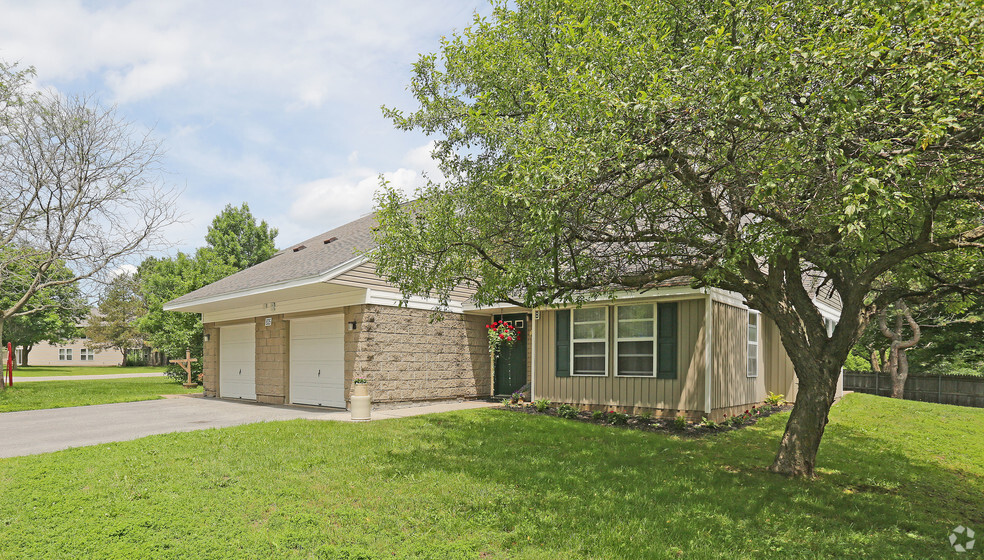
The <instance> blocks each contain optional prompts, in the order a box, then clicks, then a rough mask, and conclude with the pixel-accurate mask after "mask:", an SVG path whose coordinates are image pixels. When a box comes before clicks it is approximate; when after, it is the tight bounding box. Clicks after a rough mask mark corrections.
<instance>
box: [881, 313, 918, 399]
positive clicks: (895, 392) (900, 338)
mask: <svg viewBox="0 0 984 560" xmlns="http://www.w3.org/2000/svg"><path fill="white" fill-rule="evenodd" d="M906 324H908V326H909V330H910V331H911V333H912V335H911V336H910V337H909V338H908V340H906V337H905V336H904V334H903V330H904V328H905V325H906ZM878 329H879V330H880V331H881V333H882V334H883V335H885V337H886V338H888V339H889V340H890V341H891V342H890V343H889V347H888V360H883V362H884V363H883V369H882V371H886V372H888V374H889V375H890V376H891V377H892V398H895V399H901V398H902V395H903V393H904V392H905V380H906V378H907V377H909V357H908V356H907V354H906V352H907V351H908V350H909V349H910V348H912V347H914V346H915V345H916V344H919V337H920V336H921V335H922V331H921V330H920V328H919V323H918V322H916V320H915V319H913V318H912V312H911V311H910V310H909V306H908V305H906V303H905V302H903V301H900V302H898V303H896V304H895V325H894V327H893V328H889V327H888V309H887V308H885V309H882V310H881V311H879V312H878ZM872 362H873V363H874V360H872Z"/></svg>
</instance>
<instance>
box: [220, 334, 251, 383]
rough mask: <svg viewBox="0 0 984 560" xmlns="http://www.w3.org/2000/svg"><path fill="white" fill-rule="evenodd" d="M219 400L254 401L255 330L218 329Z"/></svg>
mask: <svg viewBox="0 0 984 560" xmlns="http://www.w3.org/2000/svg"><path fill="white" fill-rule="evenodd" d="M219 396H220V397H225V398H230V399H253V400H255V399H256V327H254V326H253V325H252V324H249V325H233V326H230V327H221V328H220V329H219Z"/></svg>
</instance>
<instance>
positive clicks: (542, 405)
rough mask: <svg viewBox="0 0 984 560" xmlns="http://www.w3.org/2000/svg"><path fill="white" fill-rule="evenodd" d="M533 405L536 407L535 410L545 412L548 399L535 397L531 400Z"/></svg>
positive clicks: (548, 404)
mask: <svg viewBox="0 0 984 560" xmlns="http://www.w3.org/2000/svg"><path fill="white" fill-rule="evenodd" d="M533 406H534V407H535V408H536V411H537V412H545V411H546V410H547V409H548V408H550V401H549V400H548V399H536V400H535V401H533Z"/></svg>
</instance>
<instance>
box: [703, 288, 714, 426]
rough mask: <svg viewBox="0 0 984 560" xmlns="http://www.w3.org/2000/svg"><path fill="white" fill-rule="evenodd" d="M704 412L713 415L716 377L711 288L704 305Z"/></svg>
mask: <svg viewBox="0 0 984 560" xmlns="http://www.w3.org/2000/svg"><path fill="white" fill-rule="evenodd" d="M704 307H705V308H704V413H705V414H707V415H708V416H710V415H711V381H712V379H713V377H714V356H713V354H712V353H711V351H712V342H713V333H714V324H713V320H712V319H713V317H714V313H713V309H714V298H713V297H712V296H711V292H710V290H708V292H707V304H706V305H705V306H704Z"/></svg>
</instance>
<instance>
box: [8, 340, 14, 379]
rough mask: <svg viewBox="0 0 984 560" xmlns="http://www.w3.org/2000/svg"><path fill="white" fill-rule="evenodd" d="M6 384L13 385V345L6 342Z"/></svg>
mask: <svg viewBox="0 0 984 560" xmlns="http://www.w3.org/2000/svg"><path fill="white" fill-rule="evenodd" d="M7 379H8V381H7V385H9V386H11V387H13V386H14V345H13V344H11V343H9V342H8V343H7Z"/></svg>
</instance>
